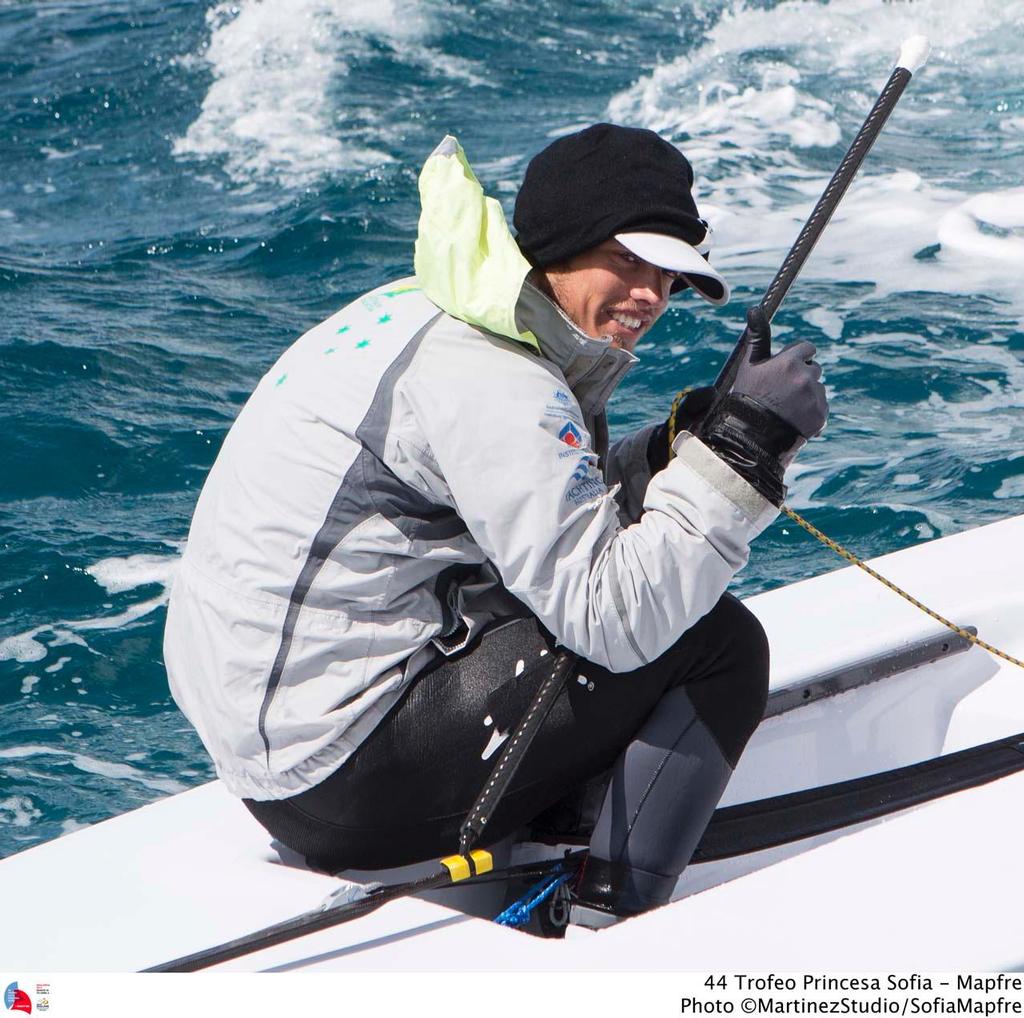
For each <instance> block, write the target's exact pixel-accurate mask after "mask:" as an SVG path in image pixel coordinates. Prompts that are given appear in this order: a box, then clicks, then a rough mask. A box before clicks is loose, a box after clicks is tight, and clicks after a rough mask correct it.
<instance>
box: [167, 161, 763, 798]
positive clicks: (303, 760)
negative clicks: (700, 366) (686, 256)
mask: <svg viewBox="0 0 1024 1018" xmlns="http://www.w3.org/2000/svg"><path fill="white" fill-rule="evenodd" d="M439 162H440V166H439V165H438V164H439ZM431 173H433V174H434V176H433V178H431ZM421 185H422V187H421V190H422V191H423V202H424V215H423V217H422V219H421V231H420V238H419V241H418V245H417V277H416V278H415V279H409V280H403V281H400V282H399V283H395V284H390V285H388V286H384V287H381V288H380V289H378V290H375V291H373V292H372V293H369V294H367V295H365V296H364V297H362V298H360V299H359V300H357V301H356V302H354V303H353V304H351V305H349V306H348V307H346V308H344V309H343V310H342V311H339V312H338V313H337V314H336V315H334V316H333V317H331V318H329V319H328V320H327V321H325V322H322V323H321V324H320V325H317V326H316V327H315V328H313V329H311V330H310V331H309V332H307V333H306V334H305V335H304V336H302V337H301V338H300V339H299V340H298V341H297V342H296V343H295V344H294V345H293V346H292V347H290V348H289V349H288V350H287V351H286V352H285V353H284V355H283V356H282V357H281V358H280V360H279V361H278V362H277V363H276V364H275V365H274V366H273V368H271V370H270V371H269V372H268V373H267V374H266V375H265V376H264V378H263V379H262V380H261V381H260V383H259V385H258V386H257V388H256V390H255V392H254V393H253V395H252V397H251V398H250V399H249V401H248V403H247V404H246V405H245V407H244V408H243V410H242V412H241V413H240V415H239V417H238V419H237V420H236V422H235V424H234V425H233V427H232V428H231V431H230V432H229V434H228V436H227V438H226V439H225V441H224V445H223V448H222V449H221V451H220V454H219V456H218V458H217V461H216V463H215V464H214V466H213V469H212V470H211V472H210V475H209V477H208V479H207V482H206V484H205V486H204V488H203V491H202V494H201V496H200V498H199V502H198V504H197V506H196V511H195V516H194V518H193V521H192V527H191V530H190V533H189V540H188V545H187V549H186V551H185V554H184V557H183V561H182V564H181V567H180V570H179V572H178V575H177V577H176V580H175V584H174V588H173V591H172V595H171V603H170V608H169V612H168V620H167V631H166V638H165V645H164V651H165V660H166V664H167V670H168V676H169V680H170V684H171V689H172V692H173V694H174V697H175V699H176V700H177V702H178V704H179V705H180V707H181V709H182V710H183V711H184V713H185V714H186V716H187V717H188V718H189V720H190V721H191V722H192V724H193V725H194V726H195V727H196V729H197V731H198V732H199V735H200V737H201V738H202V740H203V743H204V744H205V746H206V748H207V749H208V751H209V752H210V754H211V756H212V757H213V760H214V762H215V764H216V766H217V771H218V774H219V775H220V777H221V778H222V779H223V780H224V782H225V783H226V784H227V786H228V787H229V788H230V789H231V790H232V791H233V792H235V793H236V794H238V795H242V796H246V797H250V798H255V799H271V798H281V797H285V796H289V795H293V794H296V793H297V792H300V791H303V790H304V789H307V788H310V787H312V786H313V785H315V784H317V783H318V782H319V781H321V780H322V779H323V778H325V777H327V776H328V775H329V774H330V773H332V772H333V771H334V770H335V769H337V767H338V766H339V765H341V764H342V763H343V762H344V761H345V760H346V759H347V757H348V756H349V755H350V754H351V753H352V752H353V751H354V749H355V748H356V747H357V746H358V745H359V744H360V743H361V742H362V741H363V740H364V739H365V738H366V736H367V735H368V734H369V732H370V731H372V730H373V728H374V727H375V726H376V725H377V723H378V722H379V721H380V720H381V718H382V717H383V716H384V715H385V713H386V712H387V711H388V709H389V708H390V707H391V706H392V705H393V704H394V703H395V702H396V700H397V699H398V697H399V696H400V695H401V693H402V691H403V690H404V689H405V688H406V687H407V685H408V683H409V682H410V681H411V680H412V678H413V677H414V676H415V675H416V674H417V673H418V672H419V671H421V670H422V668H423V667H424V666H425V665H426V664H428V663H429V662H430V661H432V660H434V659H436V657H437V655H439V654H442V653H452V652H454V651H456V650H457V649H459V648H460V647H462V646H464V645H465V643H466V642H467V641H468V640H470V639H472V637H473V635H474V634H475V633H476V632H478V631H479V630H480V628H481V627H482V626H484V625H486V624H487V623H488V622H490V621H492V620H494V619H495V618H501V617H505V616H510V615H515V614H522V613H524V612H527V611H528V612H532V613H534V614H535V615H536V616H537V617H538V618H539V619H540V621H541V622H542V623H543V624H544V625H545V626H546V627H547V628H548V629H549V630H550V631H551V632H552V633H554V634H555V636H556V637H557V639H558V640H559V642H560V643H561V644H562V645H564V646H566V647H568V648H569V649H570V650H572V651H574V652H576V653H577V654H579V655H581V656H582V657H585V658H587V659H589V660H592V661H594V662H596V663H598V664H600V665H602V666H604V667H606V668H609V669H611V670H612V671H615V672H627V671H630V670H632V669H635V668H637V667H639V666H641V665H643V664H645V663H647V662H649V661H652V660H654V659H655V658H657V657H658V656H659V655H660V654H661V653H662V652H663V651H665V650H666V649H667V648H668V647H669V646H670V645H671V644H673V643H674V642H675V641H676V640H677V639H678V638H679V637H680V635H681V634H682V633H683V632H684V631H685V630H686V629H687V628H688V627H690V626H691V625H693V623H694V622H696V621H697V620H698V619H700V618H701V617H702V616H703V615H704V614H705V613H706V612H707V611H708V610H709V609H710V608H711V607H712V606H713V605H714V604H715V602H716V601H717V600H718V598H719V597H720V596H721V594H722V593H723V591H724V590H725V588H726V585H727V584H728V583H729V580H730V579H731V578H732V576H733V574H734V573H735V572H736V571H737V570H738V569H739V568H740V567H741V566H742V565H743V564H744V563H745V562H746V559H747V554H748V544H749V542H750V541H751V540H752V539H753V537H754V536H756V534H758V533H759V532H760V531H761V530H762V529H763V528H764V527H765V526H766V525H767V524H768V523H769V522H770V521H771V520H772V519H773V518H774V516H775V514H776V510H775V508H774V507H773V506H771V505H770V504H769V503H767V502H766V501H765V500H764V499H762V498H761V497H760V496H759V495H758V494H757V493H756V492H755V491H754V489H753V488H751V487H750V486H749V485H748V484H747V483H746V482H745V481H744V480H742V479H741V478H740V477H739V476H738V475H737V474H736V473H734V472H733V471H732V470H730V469H729V468H728V467H727V466H725V464H724V463H722V462H721V461H720V460H719V459H718V458H717V457H716V456H714V454H713V453H711V452H710V451H709V450H708V449H707V448H706V447H705V446H704V445H703V444H702V443H701V442H700V441H698V440H697V439H695V438H693V437H692V436H690V435H688V434H685V433H684V434H682V435H680V436H679V437H678V439H677V440H676V444H675V452H676V456H675V458H674V459H673V460H672V461H671V462H670V463H669V465H668V467H667V468H666V469H665V470H663V471H660V472H659V473H658V474H656V475H655V476H654V477H653V478H652V477H651V476H650V474H649V470H648V466H647V460H646V447H647V440H648V438H649V435H650V429H642V430H641V431H639V432H637V433H635V434H634V435H631V436H629V437H627V438H626V439H624V440H622V441H620V442H618V443H616V444H615V445H613V446H612V447H611V448H609V447H608V437H607V427H606V423H605V414H604V407H605V403H606V401H607V399H608V397H609V395H610V394H611V392H612V390H613V389H614V387H615V386H616V384H617V383H618V382H619V380H620V379H621V377H622V375H623V374H624V373H625V371H626V370H627V369H628V368H629V366H630V364H631V363H632V362H633V361H634V360H635V358H634V357H633V356H632V355H631V354H629V353H626V352H625V351H622V350H617V349H613V348H611V347H610V346H609V344H608V342H607V341H604V340H597V339H591V338H589V337H587V336H586V335H584V334H583V333H581V332H580V331H579V330H578V329H577V328H576V327H575V326H574V325H573V324H572V323H571V322H570V321H569V320H568V319H567V318H566V317H565V316H564V315H563V314H562V313H561V312H560V311H559V309H558V308H557V307H555V306H554V305H553V304H552V303H551V302H550V301H549V300H548V299H547V298H546V297H545V296H544V295H543V294H541V293H540V292H539V291H538V290H536V289H535V288H534V287H533V286H531V285H530V284H529V283H528V282H526V281H525V275H526V272H527V271H528V268H529V267H528V266H527V265H526V264H525V262H522V260H521V258H520V257H519V256H518V252H517V251H516V250H515V247H514V242H513V241H512V239H511V237H510V236H509V235H508V234H507V227H506V228H505V231H504V234H503V233H502V227H503V226H504V218H503V217H502V218H501V220H500V223H499V222H498V220H497V218H496V217H497V216H498V215H500V208H497V206H496V203H493V202H491V200H490V199H485V198H484V197H483V194H482V191H480V189H479V185H478V184H477V182H476V180H475V178H474V177H473V176H472V173H471V171H469V168H468V164H466V163H465V158H464V156H463V155H462V151H461V149H460V148H458V146H457V145H454V144H448V145H447V146H442V148H440V149H439V150H438V151H437V152H436V153H435V154H434V155H433V156H432V157H431V159H430V160H428V163H427V166H426V167H425V168H424V178H423V180H422V181H421ZM435 185H436V186H435ZM496 208H497V212H496V211H495V209H496ZM473 215H476V216H477V220H478V221H477V222H476V223H474V222H473V221H472V217H473ZM446 217H448V218H447V220H446ZM467 222H468V225H467ZM460 231H461V232H460ZM471 238H475V239H471ZM481 238H483V241H481ZM481 244H482V246H483V250H481V248H480V245H481ZM510 245H511V246H510ZM439 266H440V267H439ZM494 279H499V280H500V281H501V282H502V286H501V287H497V288H495V287H494V286H493V280H494ZM482 285H488V286H490V289H489V290H487V291H486V292H487V294H488V295H489V296H488V297H487V298H486V299H485V300H481V299H480V298H479V295H480V293H481V286H482ZM502 287H503V288H504V291H505V296H501V294H500V291H501V289H502ZM496 294H497V296H495V295H496ZM442 309H444V310H442Z"/></svg>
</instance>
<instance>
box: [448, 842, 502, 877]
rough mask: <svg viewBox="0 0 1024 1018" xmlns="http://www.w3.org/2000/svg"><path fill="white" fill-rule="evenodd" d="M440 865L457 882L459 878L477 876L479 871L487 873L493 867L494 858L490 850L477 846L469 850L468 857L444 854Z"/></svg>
mask: <svg viewBox="0 0 1024 1018" xmlns="http://www.w3.org/2000/svg"><path fill="white" fill-rule="evenodd" d="M441 865H442V866H444V867H445V868H446V869H447V870H448V872H449V873H450V874H451V877H452V882H453V883H458V882H459V881H460V880H467V879H468V878H469V877H473V876H479V875H480V874H481V873H489V872H490V871H491V870H492V869H494V859H493V858H492V857H491V853H490V852H486V851H484V849H482V848H477V849H474V850H473V851H472V852H470V853H469V856H468V857H467V856H464V855H448V856H445V857H444V858H443V859H442V860H441Z"/></svg>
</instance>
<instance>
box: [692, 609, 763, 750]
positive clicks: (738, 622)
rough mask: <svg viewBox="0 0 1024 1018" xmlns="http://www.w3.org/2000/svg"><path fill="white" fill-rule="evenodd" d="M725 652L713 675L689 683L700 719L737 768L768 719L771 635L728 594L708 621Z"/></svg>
mask: <svg viewBox="0 0 1024 1018" xmlns="http://www.w3.org/2000/svg"><path fill="white" fill-rule="evenodd" d="M704 621H706V622H707V623H708V624H709V628H710V629H711V631H710V632H709V633H708V637H707V638H708V641H709V643H710V642H713V643H714V644H715V645H717V646H718V647H719V648H720V650H719V653H718V654H717V655H716V663H715V665H716V666H715V668H714V670H713V674H710V675H709V676H708V677H706V678H702V679H700V680H698V681H695V682H689V683H687V684H686V691H687V693H689V696H690V700H691V701H692V703H693V706H694V709H695V710H696V711H697V714H698V715H699V716H700V719H701V720H702V721H703V722H704V724H706V725H707V726H708V728H709V729H710V730H711V732H712V734H713V735H714V736H715V740H716V741H717V742H718V745H719V747H720V748H721V750H722V753H723V755H724V756H725V758H726V759H727V760H728V761H729V764H730V765H731V766H732V767H735V766H736V764H737V762H738V761H739V758H740V754H741V753H742V752H743V748H744V746H746V744H747V741H748V740H749V738H750V736H751V735H753V734H754V730H755V729H756V728H757V726H758V724H760V722H761V719H762V718H763V717H764V709H765V706H766V704H767V702H768V666H769V652H768V637H767V636H766V635H765V631H764V627H763V626H762V625H761V623H760V622H759V621H758V620H757V618H756V617H755V616H754V614H753V613H752V612H751V611H750V610H749V609H748V608H746V607H745V606H744V605H743V604H742V603H741V602H740V601H738V600H737V599H736V598H735V597H733V596H732V595H731V594H726V595H724V596H723V597H722V599H721V600H720V601H719V602H718V604H717V605H716V606H715V608H714V609H713V610H712V611H711V612H710V613H709V614H708V616H706V618H705V620H702V622H704Z"/></svg>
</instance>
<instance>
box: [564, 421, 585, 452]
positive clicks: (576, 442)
mask: <svg viewBox="0 0 1024 1018" xmlns="http://www.w3.org/2000/svg"><path fill="white" fill-rule="evenodd" d="M558 437H559V438H560V439H561V440H562V441H563V442H565V444H566V445H571V446H572V447H573V448H574V449H578V448H579V447H580V446H581V445H582V444H583V436H582V435H581V434H580V432H579V429H578V428H577V427H576V425H575V424H573V423H572V421H569V422H567V423H566V425H565V427H564V428H562V430H561V431H560V432H559V433H558Z"/></svg>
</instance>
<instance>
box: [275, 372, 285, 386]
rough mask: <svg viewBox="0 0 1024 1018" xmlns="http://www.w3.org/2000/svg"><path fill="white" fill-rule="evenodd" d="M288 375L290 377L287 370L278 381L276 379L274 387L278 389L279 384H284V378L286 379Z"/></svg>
mask: <svg viewBox="0 0 1024 1018" xmlns="http://www.w3.org/2000/svg"><path fill="white" fill-rule="evenodd" d="M287 377H288V372H287V371H286V372H285V373H284V374H283V375H282V376H281V377H280V378H279V379H278V380H277V381H276V382H275V383H274V388H275V389H276V388H277V387H278V386H280V385H284V380H285V379H286V378H287Z"/></svg>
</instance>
